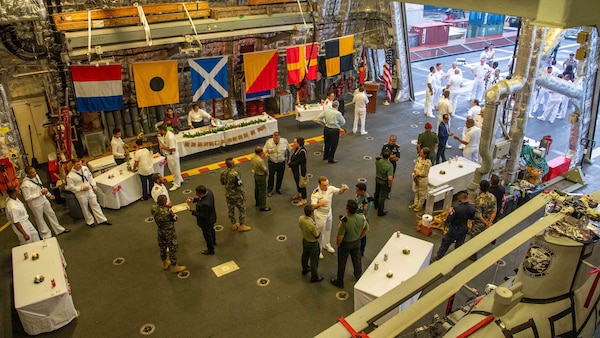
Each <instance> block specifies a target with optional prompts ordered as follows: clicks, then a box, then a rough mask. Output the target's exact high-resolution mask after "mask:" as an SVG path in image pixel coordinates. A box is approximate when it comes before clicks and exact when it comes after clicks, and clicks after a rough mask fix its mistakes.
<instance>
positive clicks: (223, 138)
mask: <svg viewBox="0 0 600 338" xmlns="http://www.w3.org/2000/svg"><path fill="white" fill-rule="evenodd" d="M258 120H264V121H265V122H262V123H256V124H250V125H245V126H242V125H244V124H246V123H248V122H251V121H258ZM223 126H224V127H234V126H235V128H231V129H227V130H224V131H219V132H216V133H207V134H205V135H202V136H196V137H186V136H187V135H194V134H195V133H197V132H199V131H206V130H207V129H192V130H186V131H184V132H181V133H179V134H177V135H175V138H176V140H177V151H178V152H179V156H181V157H183V156H187V155H192V154H196V153H199V152H202V151H206V150H210V149H215V148H219V147H223V146H228V145H233V144H238V143H242V142H246V141H250V140H255V139H259V138H262V137H267V136H271V135H273V133H274V132H276V131H277V120H276V119H275V118H273V117H271V116H269V115H268V114H267V113H263V114H262V115H258V116H252V117H246V118H243V119H239V120H224V121H223Z"/></svg>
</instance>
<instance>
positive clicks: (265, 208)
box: [260, 207, 271, 211]
mask: <svg viewBox="0 0 600 338" xmlns="http://www.w3.org/2000/svg"><path fill="white" fill-rule="evenodd" d="M260 211H271V208H269V207H264V208H260Z"/></svg>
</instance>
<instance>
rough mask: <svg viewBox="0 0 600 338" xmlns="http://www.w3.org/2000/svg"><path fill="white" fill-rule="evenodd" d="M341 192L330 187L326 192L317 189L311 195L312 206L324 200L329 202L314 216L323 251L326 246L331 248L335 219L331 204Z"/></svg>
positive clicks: (316, 210) (317, 209) (318, 209)
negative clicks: (332, 226) (333, 220)
mask: <svg viewBox="0 0 600 338" xmlns="http://www.w3.org/2000/svg"><path fill="white" fill-rule="evenodd" d="M339 191H340V189H339V188H336V187H334V186H331V185H330V186H328V187H327V190H326V191H323V190H321V189H319V187H317V188H316V189H315V190H313V192H312V194H311V195H310V203H311V204H319V203H320V202H321V201H322V200H324V199H325V200H327V201H328V203H327V205H324V206H321V207H318V208H316V209H315V214H314V215H315V223H316V224H317V230H318V231H321V237H319V244H321V249H323V247H325V246H331V243H330V240H331V222H332V219H333V217H332V214H331V202H332V199H333V195H334V194H337V193H339Z"/></svg>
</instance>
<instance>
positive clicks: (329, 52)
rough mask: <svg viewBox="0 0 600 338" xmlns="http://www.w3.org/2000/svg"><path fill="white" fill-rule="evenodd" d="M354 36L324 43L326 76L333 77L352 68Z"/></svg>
mask: <svg viewBox="0 0 600 338" xmlns="http://www.w3.org/2000/svg"><path fill="white" fill-rule="evenodd" d="M353 52H354V35H348V36H344V37H341V38H339V39H333V40H329V41H325V68H326V69H327V76H335V75H338V74H339V73H343V72H347V71H349V70H352V68H354V62H353Z"/></svg>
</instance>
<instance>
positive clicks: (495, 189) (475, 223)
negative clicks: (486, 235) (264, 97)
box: [432, 175, 505, 261]
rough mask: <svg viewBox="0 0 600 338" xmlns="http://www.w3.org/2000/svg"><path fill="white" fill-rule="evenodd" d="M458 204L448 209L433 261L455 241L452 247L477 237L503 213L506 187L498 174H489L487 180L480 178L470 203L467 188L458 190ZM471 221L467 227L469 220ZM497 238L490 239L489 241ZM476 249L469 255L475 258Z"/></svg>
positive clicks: (444, 252)
mask: <svg viewBox="0 0 600 338" xmlns="http://www.w3.org/2000/svg"><path fill="white" fill-rule="evenodd" d="M457 197H458V202H459V204H458V206H456V207H452V208H450V209H449V210H448V217H447V218H446V224H447V226H448V232H447V233H446V234H445V235H444V237H443V238H442V243H441V244H440V247H439V249H438V251H437V253H436V255H435V257H433V259H432V261H436V260H439V259H441V258H442V257H444V255H445V254H446V252H447V251H448V249H449V248H450V245H452V243H454V248H455V249H458V248H459V247H460V246H461V245H463V243H464V242H465V239H466V237H467V234H469V236H470V237H471V238H474V237H476V236H477V235H479V234H480V233H482V232H483V231H485V230H486V229H488V228H489V227H491V226H492V225H493V224H494V223H496V222H497V221H498V220H499V219H500V218H501V217H502V216H503V210H504V204H505V188H504V186H503V185H502V184H500V178H499V177H498V176H497V175H492V176H491V177H490V181H487V180H482V181H481V182H480V183H479V194H478V195H477V197H476V198H475V203H474V204H470V203H469V201H468V194H467V192H466V191H460V192H459V193H458V194H457ZM469 221H470V222H472V224H471V227H470V228H469V226H468V222H469ZM495 243H496V240H493V241H492V243H491V244H492V245H493V244H495ZM477 258H478V257H477V253H475V254H473V255H472V256H471V257H470V259H471V260H473V261H475V260H477Z"/></svg>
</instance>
